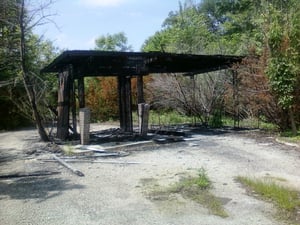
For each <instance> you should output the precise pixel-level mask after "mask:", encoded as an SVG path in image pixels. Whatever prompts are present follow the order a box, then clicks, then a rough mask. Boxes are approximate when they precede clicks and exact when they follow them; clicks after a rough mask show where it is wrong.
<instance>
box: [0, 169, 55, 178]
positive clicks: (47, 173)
mask: <svg viewBox="0 0 300 225" xmlns="http://www.w3.org/2000/svg"><path fill="white" fill-rule="evenodd" d="M60 173H61V172H59V171H35V172H31V173H28V172H17V173H8V174H2V175H0V179H9V178H20V177H37V176H50V175H56V174H60Z"/></svg>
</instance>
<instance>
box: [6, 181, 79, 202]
mask: <svg viewBox="0 0 300 225" xmlns="http://www.w3.org/2000/svg"><path fill="white" fill-rule="evenodd" d="M84 187H85V186H84V185H78V184H72V183H71V181H70V180H68V179H61V178H53V177H26V178H20V179H13V180H5V181H0V200H1V199H3V198H6V197H9V198H11V199H24V200H30V199H36V200H37V201H39V202H42V201H46V200H48V199H50V198H53V197H56V196H59V195H61V194H63V192H64V191H67V190H72V189H83V188H84Z"/></svg>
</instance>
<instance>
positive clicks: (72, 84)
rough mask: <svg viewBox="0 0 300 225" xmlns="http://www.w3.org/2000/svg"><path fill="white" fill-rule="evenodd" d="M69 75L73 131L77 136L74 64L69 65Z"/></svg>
mask: <svg viewBox="0 0 300 225" xmlns="http://www.w3.org/2000/svg"><path fill="white" fill-rule="evenodd" d="M69 76H70V105H71V111H72V125H73V126H72V131H73V134H74V135H75V136H77V135H78V132H77V118H76V98H75V82H74V71H73V66H72V65H70V66H69Z"/></svg>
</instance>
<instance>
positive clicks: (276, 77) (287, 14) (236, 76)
mask: <svg viewBox="0 0 300 225" xmlns="http://www.w3.org/2000/svg"><path fill="white" fill-rule="evenodd" d="M299 7H300V2H299V1H297V0H260V1H251V0H235V1H232V0H202V1H200V2H199V3H195V2H194V1H191V0H186V1H185V2H184V3H180V4H179V10H178V11H175V12H170V14H169V16H168V17H167V18H166V20H165V22H164V23H163V25H162V29H161V30H160V31H157V32H156V33H155V34H154V35H153V36H151V37H149V38H148V39H147V40H146V41H145V43H144V45H143V47H142V50H143V51H167V52H176V53H195V54H235V55H245V56H247V57H246V58H245V60H244V61H243V63H242V64H241V65H236V66H234V67H233V68H232V70H231V71H228V72H224V71H221V72H217V73H210V74H206V75H198V76H195V77H192V79H191V78H187V77H182V76H180V75H178V74H177V75H174V74H169V75H164V76H165V77H164V78H162V77H161V76H153V82H152V83H151V84H150V86H151V87H152V88H153V89H155V90H156V91H155V92H154V91H152V92H151V93H152V96H151V98H150V99H148V101H151V102H152V103H153V105H154V106H156V107H157V108H167V109H169V108H172V109H175V110H177V111H180V112H182V113H184V114H192V115H194V116H197V117H199V118H200V119H201V120H202V121H204V122H209V120H215V119H216V118H215V116H216V115H220V112H221V114H222V115H226V116H232V117H233V118H235V119H236V120H240V119H246V118H250V117H256V118H260V119H263V120H265V121H268V122H272V123H276V124H277V125H278V126H279V128H281V129H290V128H292V129H293V130H294V132H295V131H296V129H297V126H299V124H300V118H299V114H297V111H298V110H299V106H300V101H299V80H300V79H299V78H300V75H299V66H300V65H299V62H300V60H299V58H300V54H299V51H300V46H299V38H300V33H299V32H300V21H299V20H300V14H299ZM163 96H164V97H163ZM162 97H163V98H162ZM162 99H163V100H162Z"/></svg>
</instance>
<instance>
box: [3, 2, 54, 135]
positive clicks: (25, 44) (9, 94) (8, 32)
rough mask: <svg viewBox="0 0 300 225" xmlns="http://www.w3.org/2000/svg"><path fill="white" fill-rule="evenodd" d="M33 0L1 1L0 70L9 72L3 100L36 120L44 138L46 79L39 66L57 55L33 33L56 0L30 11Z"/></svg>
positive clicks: (5, 82) (48, 44) (16, 110)
mask: <svg viewBox="0 0 300 225" xmlns="http://www.w3.org/2000/svg"><path fill="white" fill-rule="evenodd" d="M29 3H30V2H29V1H25V0H14V1H8V0H4V1H1V4H0V10H1V20H0V21H1V22H0V25H1V27H0V32H1V38H0V39H1V41H0V45H1V50H0V54H1V55H2V54H3V56H5V57H3V58H2V57H1V58H0V71H1V73H2V74H5V76H2V77H1V84H2V85H1V86H2V87H3V88H2V89H1V92H3V94H4V97H2V98H1V100H2V101H3V100H4V101H6V102H7V103H8V102H9V103H10V104H9V106H11V109H12V110H13V111H14V112H17V113H18V114H22V116H26V117H28V118H30V119H31V120H32V121H34V122H35V124H36V126H37V129H38V132H39V134H40V137H41V139H42V140H44V141H47V140H48V135H47V134H46V132H45V129H44V127H43V124H42V114H41V111H40V104H39V103H40V101H41V100H44V98H43V96H44V94H45V90H46V88H45V87H46V86H45V84H46V83H45V82H44V80H43V79H42V78H41V77H40V76H39V70H40V69H41V67H42V66H43V65H45V63H47V62H46V61H47V60H49V59H50V57H51V55H52V56H53V54H52V50H53V47H52V46H51V44H50V43H49V42H43V41H41V40H40V39H39V38H38V37H37V36H35V35H33V34H32V28H33V27H35V26H38V25H40V24H42V23H43V21H44V20H46V19H47V18H48V15H45V14H43V13H41V14H42V16H41V17H39V15H41V14H39V13H40V12H41V10H44V9H45V7H48V6H49V5H50V4H51V3H52V1H51V0H49V1H48V2H45V4H42V5H41V6H40V8H39V9H36V10H34V9H31V10H30V13H29V11H28V8H27V7H28V5H29ZM46 49H48V50H47V51H46ZM43 53H45V54H43ZM6 56H7V57H6ZM48 62H49V61H48ZM50 80H51V79H50ZM17 119H18V118H17ZM14 122H15V121H14Z"/></svg>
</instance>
